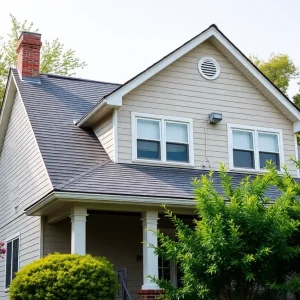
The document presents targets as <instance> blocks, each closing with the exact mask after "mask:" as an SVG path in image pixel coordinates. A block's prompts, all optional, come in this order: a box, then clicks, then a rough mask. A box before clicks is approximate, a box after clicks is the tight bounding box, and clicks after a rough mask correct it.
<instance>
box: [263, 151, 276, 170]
mask: <svg viewBox="0 0 300 300" xmlns="http://www.w3.org/2000/svg"><path fill="white" fill-rule="evenodd" d="M270 160H271V161H272V162H273V163H274V164H275V165H276V167H277V169H278V170H279V169H280V161H279V154H278V153H265V152H259V163H260V168H261V169H263V168H264V167H265V166H266V164H267V161H270Z"/></svg>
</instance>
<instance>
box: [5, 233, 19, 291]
mask: <svg viewBox="0 0 300 300" xmlns="http://www.w3.org/2000/svg"><path fill="white" fill-rule="evenodd" d="M17 239H19V249H18V271H19V270H20V241H21V234H20V232H18V233H16V234H14V235H12V236H10V237H8V238H7V239H5V246H7V243H9V242H13V241H14V240H17ZM6 256H7V252H6V254H5V268H4V270H5V272H4V292H8V291H9V287H6V269H7V259H6Z"/></svg>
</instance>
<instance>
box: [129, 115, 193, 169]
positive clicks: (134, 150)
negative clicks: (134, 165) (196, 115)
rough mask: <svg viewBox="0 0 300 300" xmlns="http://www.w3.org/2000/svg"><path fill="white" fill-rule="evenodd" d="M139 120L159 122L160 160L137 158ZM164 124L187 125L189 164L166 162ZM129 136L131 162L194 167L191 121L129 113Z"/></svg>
mask: <svg viewBox="0 0 300 300" xmlns="http://www.w3.org/2000/svg"><path fill="white" fill-rule="evenodd" d="M139 118H143V119H149V120H157V121H160V151H161V153H160V160H150V159H141V158H137V120H138V119H139ZM166 122H178V123H186V124H187V125H188V149H189V153H188V154H189V162H176V161H167V155H166V154H167V153H166V143H167V142H166V125H165V124H166ZM131 129H132V132H131V136H132V161H133V162H140V163H147V164H162V165H171V166H172V165H174V166H187V167H193V166H194V137H193V120H192V119H188V118H181V117H170V116H163V115H154V114H145V113H137V112H132V113H131Z"/></svg>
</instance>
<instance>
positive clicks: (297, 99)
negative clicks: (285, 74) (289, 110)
mask: <svg viewBox="0 0 300 300" xmlns="http://www.w3.org/2000/svg"><path fill="white" fill-rule="evenodd" d="M298 84H299V83H298ZM293 101H294V103H295V104H296V106H297V107H299V108H300V91H299V93H298V94H296V95H295V96H294V97H293Z"/></svg>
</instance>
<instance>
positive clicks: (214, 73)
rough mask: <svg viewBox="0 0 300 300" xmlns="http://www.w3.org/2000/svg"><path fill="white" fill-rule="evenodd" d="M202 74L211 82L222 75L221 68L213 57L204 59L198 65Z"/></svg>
mask: <svg viewBox="0 0 300 300" xmlns="http://www.w3.org/2000/svg"><path fill="white" fill-rule="evenodd" d="M198 70H199V72H200V74H201V75H202V76H203V77H204V78H206V79H209V80H213V79H216V78H218V77H219V75H220V66H219V64H218V63H217V61H216V60H215V59H213V58H211V57H202V58H201V59H200V60H199V63H198Z"/></svg>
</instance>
